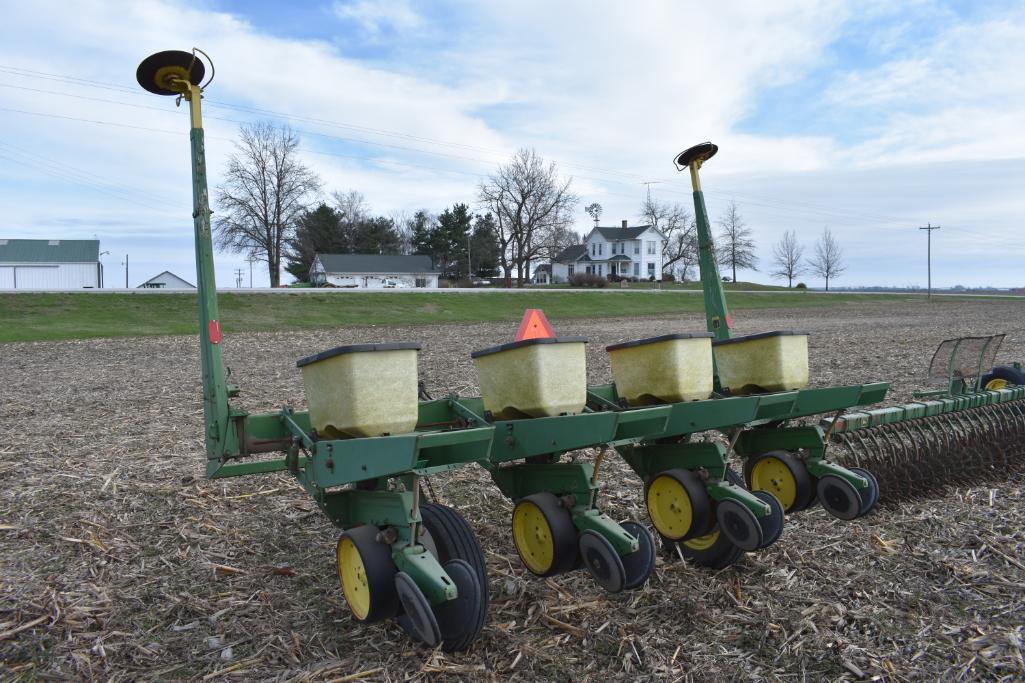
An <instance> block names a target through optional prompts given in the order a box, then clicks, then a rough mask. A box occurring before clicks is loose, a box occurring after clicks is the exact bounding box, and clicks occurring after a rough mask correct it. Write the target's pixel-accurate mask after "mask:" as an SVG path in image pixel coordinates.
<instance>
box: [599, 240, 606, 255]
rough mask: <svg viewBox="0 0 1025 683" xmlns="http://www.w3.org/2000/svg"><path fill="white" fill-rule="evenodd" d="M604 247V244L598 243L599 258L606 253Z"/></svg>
mask: <svg viewBox="0 0 1025 683" xmlns="http://www.w3.org/2000/svg"><path fill="white" fill-rule="evenodd" d="M604 247H605V244H604V243H602V242H598V256H601V255H602V254H603V252H604V251H605V249H604Z"/></svg>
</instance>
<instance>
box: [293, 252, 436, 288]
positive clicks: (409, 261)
mask: <svg viewBox="0 0 1025 683" xmlns="http://www.w3.org/2000/svg"><path fill="white" fill-rule="evenodd" d="M438 275H439V273H438V271H436V270H434V265H433V264H432V263H431V257H430V256H404V255H399V254H317V256H316V258H314V259H313V267H312V268H310V283H312V284H313V285H314V286H316V287H351V288H355V289H409V288H415V287H419V288H437V286H438Z"/></svg>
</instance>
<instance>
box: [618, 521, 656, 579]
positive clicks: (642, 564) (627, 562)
mask: <svg viewBox="0 0 1025 683" xmlns="http://www.w3.org/2000/svg"><path fill="white" fill-rule="evenodd" d="M620 526H622V527H623V529H624V530H625V531H626V532H627V533H628V534H630V535H631V536H633V537H634V538H636V539H637V546H638V547H637V550H636V551H634V552H632V553H630V554H629V555H620V557H619V559H620V560H622V561H623V569H624V571H625V572H626V582H625V583H624V584H623V589H624V590H633V589H634V588H639V587H640V586H643V585H644V582H645V581H647V580H648V577H649V576H651V572H652V571H653V570H654V569H655V539H654V538H652V536H651V532H650V531H648V529H647V528H646V527H644V526H643V525H641V524H638V523H637V522H623V523H622V524H621V525H620Z"/></svg>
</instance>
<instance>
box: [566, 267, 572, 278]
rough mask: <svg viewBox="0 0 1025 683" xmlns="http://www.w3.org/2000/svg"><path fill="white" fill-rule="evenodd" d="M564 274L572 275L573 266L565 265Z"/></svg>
mask: <svg viewBox="0 0 1025 683" xmlns="http://www.w3.org/2000/svg"><path fill="white" fill-rule="evenodd" d="M566 274H567V275H568V276H569V277H573V266H566Z"/></svg>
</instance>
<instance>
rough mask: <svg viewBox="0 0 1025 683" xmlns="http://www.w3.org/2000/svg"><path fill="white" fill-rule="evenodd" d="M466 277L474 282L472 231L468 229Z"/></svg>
mask: <svg viewBox="0 0 1025 683" xmlns="http://www.w3.org/2000/svg"><path fill="white" fill-rule="evenodd" d="M466 279H468V280H469V281H470V283H471V284H472V283H473V265H472V262H471V261H470V231H469V230H467V231H466Z"/></svg>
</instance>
